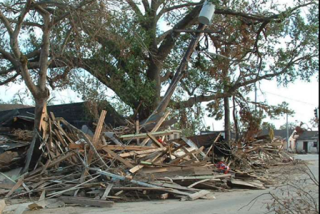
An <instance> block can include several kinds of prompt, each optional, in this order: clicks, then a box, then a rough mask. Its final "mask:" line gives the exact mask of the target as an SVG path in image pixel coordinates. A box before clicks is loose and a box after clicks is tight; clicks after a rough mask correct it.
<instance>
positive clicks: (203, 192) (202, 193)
mask: <svg viewBox="0 0 320 214" xmlns="http://www.w3.org/2000/svg"><path fill="white" fill-rule="evenodd" d="M210 193H211V192H210V191H208V190H201V191H199V192H196V193H193V194H191V195H189V196H188V199H189V200H190V201H194V200H197V199H198V198H201V197H204V196H206V195H208V194H210Z"/></svg>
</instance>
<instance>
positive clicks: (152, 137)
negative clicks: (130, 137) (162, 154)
mask: <svg viewBox="0 0 320 214" xmlns="http://www.w3.org/2000/svg"><path fill="white" fill-rule="evenodd" d="M147 135H148V137H149V138H150V139H151V140H152V142H153V143H154V144H156V145H157V146H159V147H160V148H162V147H163V145H162V144H161V143H160V142H159V141H158V140H157V139H156V138H155V137H154V136H153V135H152V134H150V133H147Z"/></svg>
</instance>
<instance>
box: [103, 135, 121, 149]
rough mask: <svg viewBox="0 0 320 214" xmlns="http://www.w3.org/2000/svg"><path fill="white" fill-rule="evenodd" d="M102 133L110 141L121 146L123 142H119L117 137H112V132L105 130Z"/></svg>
mask: <svg viewBox="0 0 320 214" xmlns="http://www.w3.org/2000/svg"><path fill="white" fill-rule="evenodd" d="M104 135H105V136H106V137H107V138H109V139H110V140H112V142H114V143H115V144H117V145H118V146H122V145H123V143H121V142H120V141H119V140H118V139H117V138H115V137H114V133H113V132H105V133H104Z"/></svg>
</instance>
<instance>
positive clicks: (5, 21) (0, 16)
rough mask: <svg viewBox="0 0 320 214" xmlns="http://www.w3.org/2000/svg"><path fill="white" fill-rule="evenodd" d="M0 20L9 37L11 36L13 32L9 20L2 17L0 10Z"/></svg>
mask: <svg viewBox="0 0 320 214" xmlns="http://www.w3.org/2000/svg"><path fill="white" fill-rule="evenodd" d="M0 20H1V21H2V23H3V24H4V26H5V27H6V28H7V31H8V33H9V35H10V36H11V35H12V34H13V30H12V28H11V25H10V22H9V20H8V19H7V18H6V17H5V16H4V15H3V13H2V12H1V10H0Z"/></svg>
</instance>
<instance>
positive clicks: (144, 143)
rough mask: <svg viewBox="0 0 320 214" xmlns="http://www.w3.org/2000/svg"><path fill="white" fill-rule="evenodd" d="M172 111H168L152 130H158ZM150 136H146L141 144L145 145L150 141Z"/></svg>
mask: <svg viewBox="0 0 320 214" xmlns="http://www.w3.org/2000/svg"><path fill="white" fill-rule="evenodd" d="M169 114H170V111H167V112H166V113H165V114H164V115H163V116H162V117H161V118H160V120H159V121H158V122H157V124H156V125H155V127H153V129H152V130H151V132H156V131H158V129H159V128H160V126H161V125H162V123H163V122H164V121H165V119H167V117H168V116H169ZM148 141H149V138H146V139H144V140H143V141H142V143H141V146H144V145H146V144H147V143H148Z"/></svg>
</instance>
